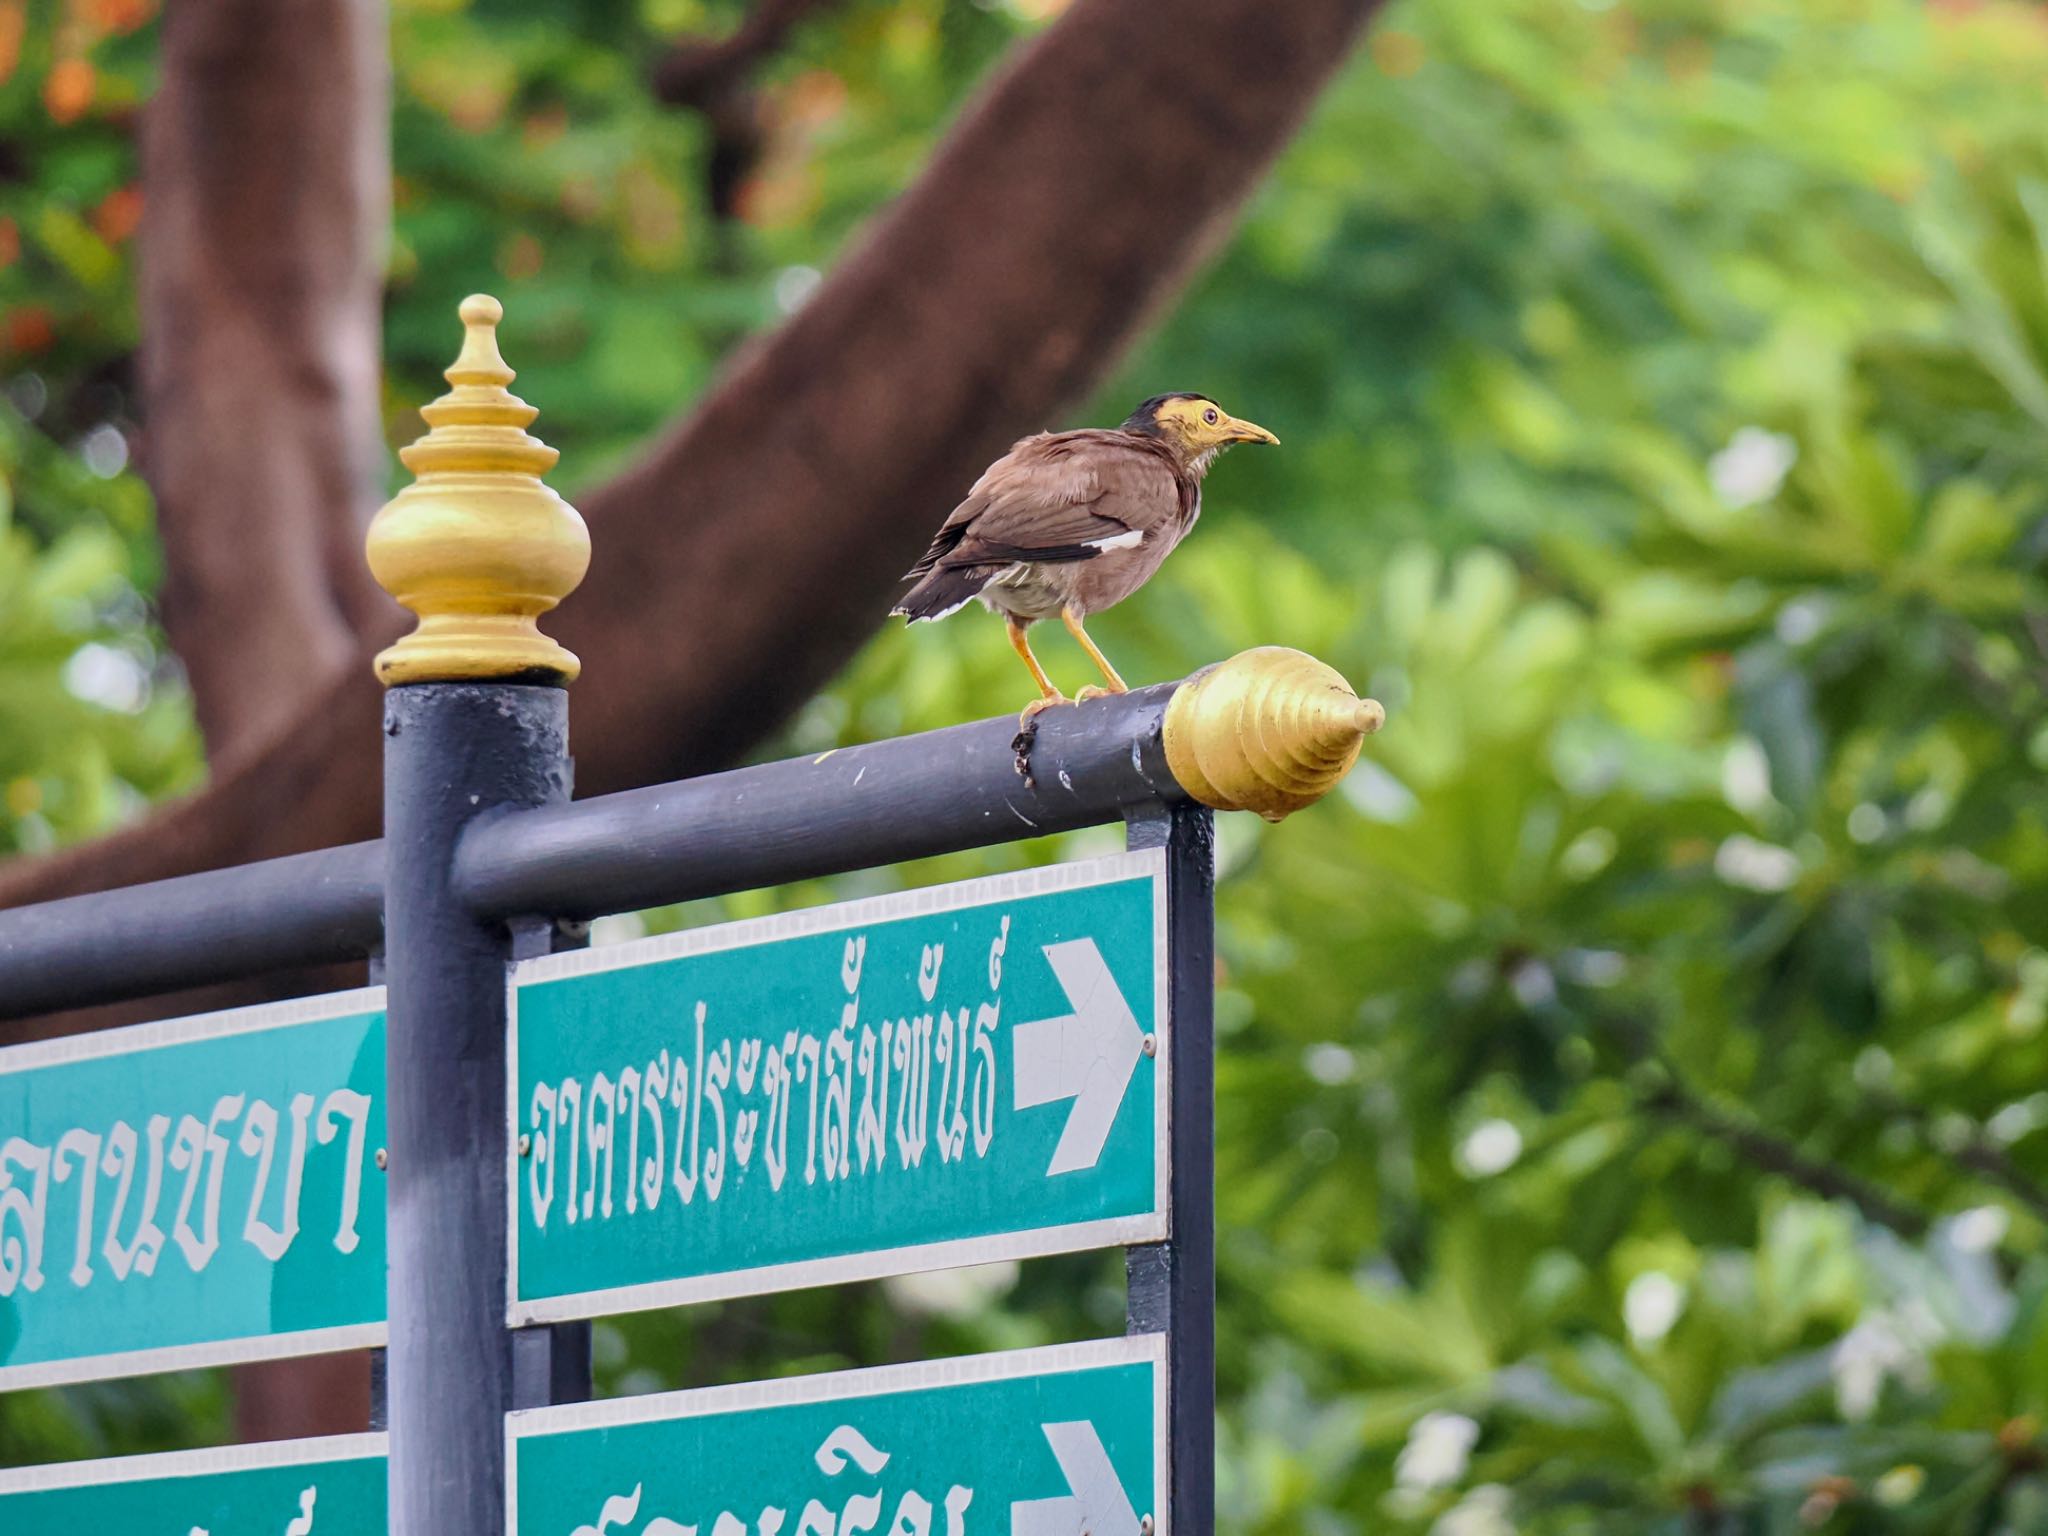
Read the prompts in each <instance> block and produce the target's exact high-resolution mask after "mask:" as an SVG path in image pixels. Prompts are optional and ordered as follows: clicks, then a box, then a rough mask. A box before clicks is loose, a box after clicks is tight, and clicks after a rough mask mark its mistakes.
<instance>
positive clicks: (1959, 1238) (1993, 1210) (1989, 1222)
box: [1948, 1205, 2012, 1253]
mask: <svg viewBox="0 0 2048 1536" xmlns="http://www.w3.org/2000/svg"><path fill="white" fill-rule="evenodd" d="M2011 1225H2012V1216H2011V1215H2010V1213H2008V1212H2007V1211H2006V1209H2005V1207H2004V1206H2002V1205H1978V1206H1972V1207H1971V1208H1970V1209H1969V1210H1967V1211H1963V1212H1960V1213H1959V1214H1958V1215H1957V1216H1956V1217H1955V1218H1954V1219H1953V1220H1952V1221H1950V1222H1949V1224H1948V1240H1949V1241H1950V1242H1951V1243H1954V1244H1955V1245H1956V1247H1957V1248H1958V1249H1959V1250H1960V1251H1962V1252H1964V1253H1989V1252H1990V1251H1991V1250H1992V1249H1994V1248H1996V1247H1997V1246H1998V1245H1999V1244H2000V1243H2002V1242H2004V1241H2005V1234H2006V1229H2007V1228H2009V1227H2010V1226H2011Z"/></svg>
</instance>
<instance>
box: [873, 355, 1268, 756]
mask: <svg viewBox="0 0 2048 1536" xmlns="http://www.w3.org/2000/svg"><path fill="white" fill-rule="evenodd" d="M1279 441H1280V439H1279V438H1277V437H1275V436H1274V435H1273V434H1272V433H1270V432H1268V431H1267V430H1266V429H1265V428H1264V427H1260V426H1254V425H1253V424H1252V423H1251V422H1249V421H1239V420H1237V419H1236V418H1235V417H1233V416H1231V415H1230V414H1229V413H1228V412H1226V411H1224V410H1223V409H1222V408H1221V407H1220V406H1218V405H1217V404H1216V402H1215V401H1214V400H1211V399H1210V398H1209V397H1208V396H1207V395H1191V394H1173V395H1155V396H1153V398H1151V399H1150V400H1147V401H1146V402H1145V403H1144V404H1143V405H1141V406H1139V407H1138V408H1137V409H1136V410H1135V411H1133V412H1131V414H1130V417H1129V419H1128V420H1126V421H1125V422H1124V424H1123V425H1122V426H1121V427H1118V428H1117V429H1116V430H1114V431H1103V430H1100V429H1096V428H1089V429H1087V430H1084V431H1080V432H1042V433H1040V434H1039V435H1038V436H1036V437H1027V438H1025V439H1024V440H1023V441H1022V442H1020V443H1018V444H1017V446H1016V447H1014V448H1012V449H1011V450H1010V451H1009V452H1008V453H1006V454H1004V455H1003V456H1002V457H1001V458H1000V459H997V460H996V461H995V463H993V464H991V465H990V466H989V467H988V469H987V470H986V472H984V473H983V475H982V477H981V478H980V479H979V480H977V481H975V482H974V488H973V489H972V490H970V491H969V492H968V493H967V499H966V500H965V501H963V502H961V503H960V505H959V506H957V507H955V508H954V509H953V514H952V516H950V517H948V518H947V519H946V521H945V523H944V525H943V526H942V527H941V528H940V529H939V532H938V536H937V537H936V538H934V539H933V540H932V547H931V548H930V549H928V550H926V551H925V553H924V558H923V559H922V560H920V561H918V562H917V564H916V565H914V566H912V567H911V568H910V571H909V573H908V574H907V575H906V576H905V577H904V580H906V581H915V582H916V583H917V585H916V586H914V587H912V588H911V589H910V591H909V592H907V593H905V594H904V597H903V601H902V602H900V603H898V604H897V605H896V607H895V609H894V610H893V611H894V612H896V613H900V614H902V615H904V616H905V617H906V618H908V619H909V620H910V621H911V622H912V623H913V624H914V623H916V622H917V621H918V620H919V619H943V618H944V617H946V615H947V614H949V613H954V612H956V611H958V610H959V609H960V608H962V607H965V606H966V604H967V603H968V602H969V601H970V600H971V599H974V598H979V599H980V600H981V602H982V605H983V606H984V607H986V608H987V609H988V610H989V612H991V613H1000V614H1001V615H1002V616H1003V619H1004V621H1005V622H1006V623H1007V624H1008V626H1009V631H1010V644H1011V645H1013V646H1014V647H1016V650H1017V654H1018V655H1019V656H1021V657H1022V658H1023V659H1024V665H1025V666H1027V667H1029V668H1030V669H1031V677H1032V680H1033V681H1034V682H1036V683H1037V684H1038V691H1039V697H1038V698H1036V699H1034V700H1032V701H1031V703H1030V704H1028V705H1026V706H1025V708H1024V714H1023V720H1024V722H1025V723H1026V724H1027V725H1028V724H1029V723H1030V721H1031V717H1032V716H1034V715H1036V714H1037V713H1038V712H1039V711H1040V710H1042V709H1045V708H1048V707H1049V706H1051V705H1054V704H1064V703H1066V702H1067V699H1066V695H1065V694H1063V693H1061V692H1060V691H1059V689H1057V688H1055V687H1054V686H1053V684H1052V680H1051V679H1050V678H1048V677H1047V676H1046V675H1045V669H1044V668H1043V667H1041V666H1040V665H1039V664H1038V658H1037V657H1036V656H1034V655H1032V654H1031V642H1030V639H1029V638H1028V637H1027V636H1026V634H1025V631H1026V630H1028V629H1029V628H1030V627H1031V626H1032V625H1033V624H1035V623H1037V622H1038V621H1039V620H1040V619H1050V618H1054V617H1057V618H1058V619H1060V621H1061V622H1062V623H1064V624H1065V625H1066V626H1067V629H1068V631H1069V632H1070V633H1071V634H1072V635H1073V637H1074V638H1075V639H1076V640H1078V641H1080V642H1081V648H1082V649H1083V650H1085V651H1086V652H1087V653H1088V655H1089V657H1090V658H1091V659H1092V660H1093V661H1094V663H1095V665H1096V666H1098V667H1100V668H1101V669H1102V676H1103V679H1104V680H1105V681H1106V682H1107V683H1108V685H1109V686H1108V688H1107V689H1103V688H1097V687H1095V686H1094V685H1093V684H1090V685H1089V686H1088V687H1086V688H1083V689H1082V690H1081V693H1080V697H1081V698H1083V699H1092V698H1099V697H1100V696H1101V695H1102V694H1103V693H1105V692H1107V693H1124V692H1127V691H1128V689H1126V687H1125V685H1124V680H1123V679H1122V678H1121V677H1119V676H1118V675H1117V670H1116V668H1115V667H1113V666H1111V665H1110V664H1109V658H1108V657H1106V656H1104V655H1103V654H1102V652H1101V651H1100V650H1099V649H1098V648H1097V647H1096V644H1095V642H1094V641H1093V640H1090V639H1089V638H1088V631H1087V629H1086V628H1085V627H1084V626H1083V621H1084V620H1085V619H1087V618H1088V616H1089V615H1090V614H1096V613H1100V612H1102V610H1103V609H1105V608H1109V607H1112V606H1114V605H1115V604H1117V603H1120V602H1122V601H1123V600H1124V599H1125V598H1127V597H1129V596H1130V595H1131V594H1132V593H1133V592H1135V591H1137V590H1138V588H1140V587H1142V586H1143V585H1144V584H1145V583H1146V582H1147V581H1149V580H1150V579H1151V577H1152V573H1153V572H1154V571H1156V570H1158V569H1159V565H1160V562H1161V561H1163V560H1165V558H1166V557H1167V556H1168V555H1169V554H1170V553H1172V551H1173V546H1174V545H1176V544H1178V543H1179V542H1180V541H1181V539H1182V538H1183V537H1184V536H1185V535H1186V533H1187V531H1188V530H1189V529H1190V528H1192V527H1194V526H1195V519H1196V518H1197V517H1200V516H1201V514H1202V476H1203V475H1205V474H1207V473H1208V470H1209V466H1210V465H1211V464H1212V463H1214V462H1215V460H1216V455H1217V454H1219V453H1221V452H1222V451H1223V450H1224V449H1225V448H1228V447H1229V446H1230V445H1231V444H1232V443H1277V442H1279Z"/></svg>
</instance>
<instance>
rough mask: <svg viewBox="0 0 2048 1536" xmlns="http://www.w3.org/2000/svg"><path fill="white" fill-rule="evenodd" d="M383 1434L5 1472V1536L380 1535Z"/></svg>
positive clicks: (0, 1526)
mask: <svg viewBox="0 0 2048 1536" xmlns="http://www.w3.org/2000/svg"><path fill="white" fill-rule="evenodd" d="M384 1474H385V1466H384V1436H382V1435H338V1436H336V1437H334V1438H332V1439H327V1440H279V1441H273V1442H271V1443H270V1444H267V1445H235V1446H228V1447H226V1448H224V1449H221V1450H211V1451H178V1452H174V1453H172V1454H170V1455H166V1456H123V1457H118V1458H116V1459H114V1460H111V1461H67V1462H61V1463H59V1464H57V1465H54V1466H46V1467H17V1468H15V1469H13V1470H11V1471H0V1531H5V1532H7V1533H8V1536H84V1533H87V1532H93V1533H106V1536H112V1533H116V1532H119V1533H124V1536H125V1533H133V1536H145V1533H149V1536H155V1533H159V1532H160V1533H162V1536H383V1533H384V1531H385V1528H386V1522H385V1513H384V1511H385V1475H384Z"/></svg>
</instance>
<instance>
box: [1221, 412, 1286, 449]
mask: <svg viewBox="0 0 2048 1536" xmlns="http://www.w3.org/2000/svg"><path fill="white" fill-rule="evenodd" d="M1221 425H1222V428H1223V431H1224V433H1225V436H1224V439H1223V441H1225V442H1226V443H1271V444H1273V446H1275V447H1276V448H1277V447H1278V446H1279V445H1280V439H1279V438H1277V437H1275V436H1274V435H1273V434H1272V433H1270V432H1268V431H1267V430H1266V429H1265V428H1264V427H1262V426H1260V425H1259V424H1258V423H1257V422H1255V421H1239V420H1238V419H1237V418H1236V417H1235V416H1226V417H1224V418H1223V421H1222V423H1221Z"/></svg>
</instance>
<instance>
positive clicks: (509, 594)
mask: <svg viewBox="0 0 2048 1536" xmlns="http://www.w3.org/2000/svg"><path fill="white" fill-rule="evenodd" d="M460 313H461V315H462V323H463V325H464V327H465V328H466V329H465V333H464V335H463V338H462V353H461V355H460V356H458V357H457V358H456V359H455V362H454V363H453V364H452V365H451V366H450V367H449V369H448V372H447V374H446V378H447V380H448V382H449V383H450V384H451V385H453V386H454V387H453V388H452V389H450V390H449V391H448V393H447V394H445V395H443V396H441V398H440V399H438V400H436V401H434V402H433V403H432V404H431V405H426V406H423V407H421V409H420V415H421V416H423V417H425V418H426V422H427V426H428V429H429V430H428V432H427V435H426V436H425V437H423V438H421V439H420V440H419V441H418V442H416V443H414V444H413V445H412V446H411V447H410V448H406V449H402V450H401V451H400V452H399V455H398V457H399V458H400V459H401V460H402V461H403V462H404V464H405V467H406V468H407V469H409V470H411V471H412V472H413V474H414V475H416V476H417V477H418V478H417V480H416V481H415V482H414V483H413V484H411V485H409V486H407V487H406V488H405V489H404V490H402V491H400V492H399V493H398V494H397V496H395V497H393V498H392V499H391V500H390V501H389V502H387V503H386V504H385V506H384V508H383V510H382V511H380V512H379V513H378V514H377V516H376V518H375V520H374V521H372V522H371V524H370V534H369V540H368V554H369V558H370V572H371V574H372V575H374V576H375V577H376V578H377V584H378V585H379V586H381V587H383V589H384V590H385V591H387V592H389V593H390V594H391V595H392V596H393V597H395V598H397V599H398V601H399V602H401V603H403V604H404V605H405V606H406V607H408V608H410V609H411V610H412V611H413V612H414V613H416V614H418V615H419V621H420V622H419V627H418V628H416V629H415V630H414V631H413V632H412V633H411V634H409V635H407V636H406V637H405V638H404V639H403V640H400V641H399V642H398V643H397V644H396V645H394V646H392V647H391V648H390V649H389V650H387V651H384V652H383V653H382V654H380V655H379V656H378V657H377V676H378V678H379V679H380V680H381V681H382V682H383V683H384V685H385V686H386V687H387V688H389V687H393V686H395V685H397V684H400V683H444V682H471V681H480V680H486V679H489V680H495V681H500V682H535V683H568V682H571V681H573V680H574V678H575V676H576V674H577V672H578V671H579V670H580V669H581V665H582V664H581V663H580V662H578V661H577V660H576V658H575V657H574V656H573V655H571V654H570V653H569V652H568V651H566V650H564V649H563V648H562V647H561V646H559V645H557V644H555V642H554V641H552V640H550V639H549V638H548V637H547V636H546V635H544V634H542V633H541V632H540V629H539V626H538V625H537V624H536V623H535V620H537V619H538V618H539V617H540V616H541V615H542V614H543V613H546V612H547V611H548V610H549V609H550V608H552V607H554V606H555V605H556V604H557V603H559V602H560V601H561V600H562V599H563V598H565V597H567V596H568V595H569V594H570V593H571V592H573V591H574V590H575V589H576V584H577V583H578V582H580V581H581V580H583V573H584V572H585V571H586V570H588V569H589V567H590V534H589V531H588V530H587V529H585V528H584V526H583V519H582V518H580V517H578V516H577V515H576V509H575V508H574V507H572V506H570V505H569V504H568V503H567V502H566V501H564V500H562V498H561V497H559V496H557V495H556V494H555V493H554V492H553V491H551V490H550V489H548V487H547V486H545V485H543V484H542V483H541V479H540V477H541V476H542V475H543V474H545V473H546V472H547V471H548V470H549V469H551V468H553V467H554V463H555V460H556V458H557V457H558V455H557V454H556V452H555V450H554V449H552V448H550V447H548V445H547V444H546V443H543V442H541V441H540V440H539V439H538V438H535V437H531V436H529V435H528V434H527V432H526V430H525V429H526V426H527V424H528V423H529V422H531V421H532V420H533V418H534V417H535V416H537V415H539V414H540V413H539V412H538V411H536V410H535V409H534V408H533V407H532V406H530V405H528V404H527V403H526V402H525V401H524V400H521V399H520V398H519V397H518V396H516V395H514V394H512V393H511V392H510V391H508V390H507V389H506V388H505V386H506V385H507V384H510V383H511V382H512V379H513V377H514V375H513V373H512V370H511V369H510V368H508V367H506V366H505V359H504V358H503V357H501V356H500V355H499V353H498V331H497V326H498V322H499V321H500V320H501V319H503V318H504V314H505V311H504V307H503V306H502V305H500V304H499V303H498V301H497V300H496V299H494V298H492V297H491V296H490V295H489V294H483V293H477V294H471V295H470V296H469V297H468V298H466V299H464V300H463V301H462V307H461V311H460Z"/></svg>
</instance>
